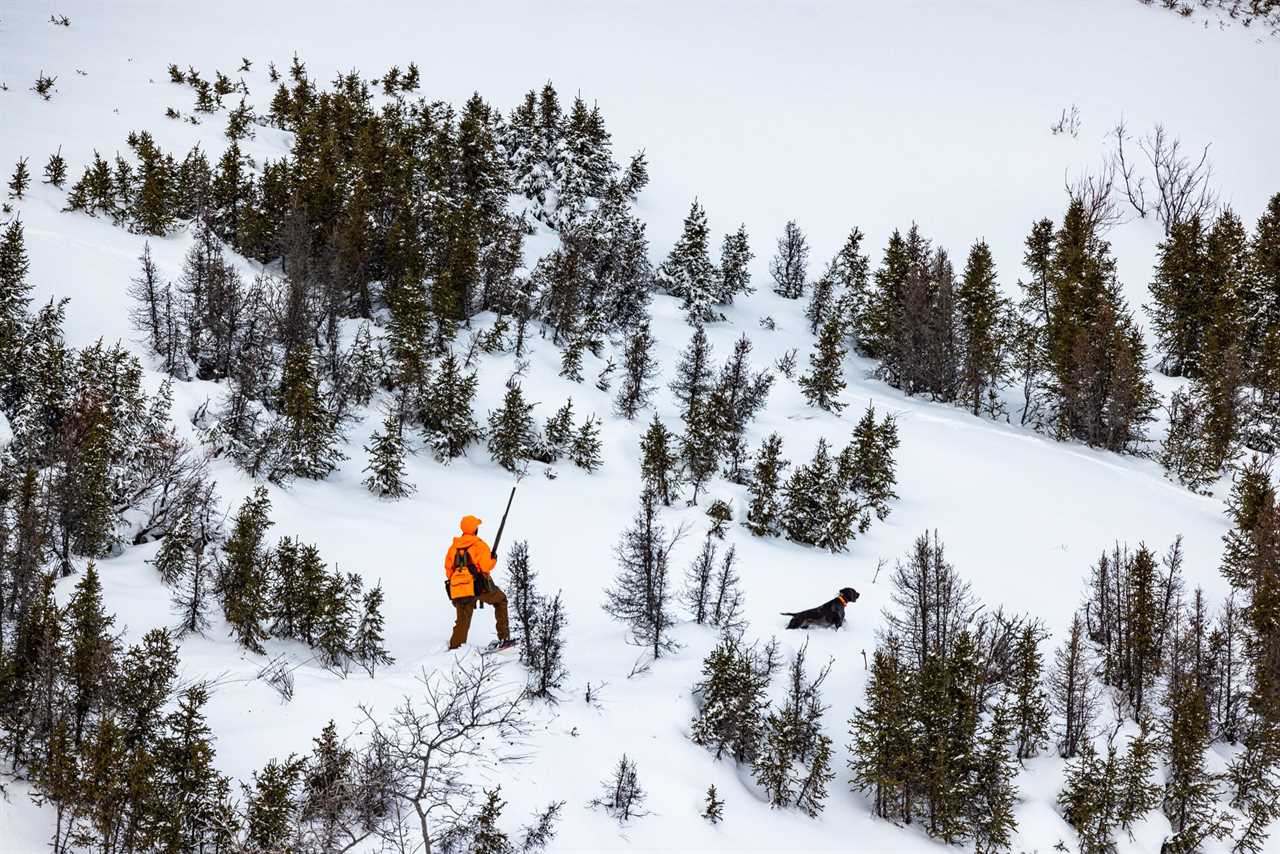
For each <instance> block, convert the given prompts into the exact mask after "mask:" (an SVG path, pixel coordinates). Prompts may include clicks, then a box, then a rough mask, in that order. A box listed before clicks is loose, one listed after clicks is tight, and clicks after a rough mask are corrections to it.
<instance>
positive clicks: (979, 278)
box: [956, 241, 1009, 415]
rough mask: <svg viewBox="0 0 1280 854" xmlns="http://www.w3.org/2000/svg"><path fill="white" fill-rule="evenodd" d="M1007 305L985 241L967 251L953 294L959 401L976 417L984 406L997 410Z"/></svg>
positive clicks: (1003, 370)
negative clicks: (957, 285)
mask: <svg viewBox="0 0 1280 854" xmlns="http://www.w3.org/2000/svg"><path fill="white" fill-rule="evenodd" d="M1008 311H1009V309H1008V306H1007V305H1006V304H1005V301H1004V299H1003V298H1002V297H1001V296H1000V291H999V287H998V285H997V284H996V272H995V262H994V261H993V260H992V258H991V249H990V247H988V246H987V244H986V242H985V241H978V242H977V243H975V244H974V245H973V248H972V249H970V250H969V260H968V262H967V263H966V264H965V269H964V277H963V278H962V279H961V282H960V287H959V289H958V290H957V291H956V319H957V321H958V323H959V329H960V349H961V354H960V375H961V383H960V388H961V392H960V402H962V403H964V405H965V406H967V407H968V408H969V409H971V410H972V412H973V414H974V415H978V414H979V413H980V412H981V411H982V410H983V408H984V407H985V409H986V411H987V412H988V413H989V414H991V415H998V414H999V410H1000V405H999V401H998V400H997V398H996V394H997V393H998V392H999V390H1000V387H1001V386H1002V385H1003V383H1004V379H1005V375H1006V372H1007V367H1006V356H1005V343H1004V342H1005V337H1006V336H1005V331H1004V326H1005V318H1006V316H1007V314H1008Z"/></svg>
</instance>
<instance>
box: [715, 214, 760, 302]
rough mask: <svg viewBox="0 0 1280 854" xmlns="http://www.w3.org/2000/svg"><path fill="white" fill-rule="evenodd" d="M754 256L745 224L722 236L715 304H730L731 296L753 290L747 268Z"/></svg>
mask: <svg viewBox="0 0 1280 854" xmlns="http://www.w3.org/2000/svg"><path fill="white" fill-rule="evenodd" d="M754 257H755V255H753V254H752V252H751V244H750V241H749V240H748V238H747V226H746V225H745V224H743V225H740V226H738V230H737V231H735V232H732V233H730V234H726V235H725V236H724V241H723V242H722V243H721V244H720V275H719V278H718V280H717V285H718V287H717V288H716V295H715V302H716V304H717V305H732V304H733V298H734V297H735V296H737V295H738V294H743V295H746V294H749V293H751V292H753V291H754V290H755V289H754V288H753V287H751V270H750V269H749V266H750V264H751V259H752V258H754Z"/></svg>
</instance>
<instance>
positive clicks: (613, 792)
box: [591, 753, 648, 824]
mask: <svg viewBox="0 0 1280 854" xmlns="http://www.w3.org/2000/svg"><path fill="white" fill-rule="evenodd" d="M602 788H603V791H602V792H601V793H600V796H599V797H597V798H595V799H593V800H592V801H591V806H593V807H600V808H603V809H604V810H605V812H607V813H609V815H611V816H613V817H614V818H616V819H617V820H618V823H619V824H625V823H626V822H627V821H628V820H630V819H631V818H634V817H638V816H643V815H647V813H645V811H644V803H645V800H646V799H647V798H648V795H647V794H646V793H645V791H644V789H642V788H640V781H639V776H638V775H637V773H636V763H635V761H634V760H632V759H630V758H628V757H627V755H626V754H625V753H624V754H622V758H621V759H620V760H618V765H617V767H616V768H615V769H614V772H613V777H611V778H610V779H608V780H605V781H604V783H603V784H602Z"/></svg>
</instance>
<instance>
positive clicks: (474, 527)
mask: <svg viewBox="0 0 1280 854" xmlns="http://www.w3.org/2000/svg"><path fill="white" fill-rule="evenodd" d="M483 521H484V520H483V519H477V518H476V517H475V516H463V517H462V521H461V522H460V523H459V527H461V528H462V533H464V534H470V535H472V536H474V535H475V533H476V531H478V530H480V523H481V522H483Z"/></svg>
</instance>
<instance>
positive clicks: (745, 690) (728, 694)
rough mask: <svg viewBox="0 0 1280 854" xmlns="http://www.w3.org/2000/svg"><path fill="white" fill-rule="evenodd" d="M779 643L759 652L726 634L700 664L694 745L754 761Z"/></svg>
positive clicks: (737, 759) (718, 754) (692, 728)
mask: <svg viewBox="0 0 1280 854" xmlns="http://www.w3.org/2000/svg"><path fill="white" fill-rule="evenodd" d="M775 656H776V643H775V645H770V646H769V647H766V648H765V650H763V651H761V650H758V649H757V648H756V646H755V645H754V644H752V645H750V646H747V645H746V644H745V643H744V642H743V640H742V637H741V635H739V634H734V633H732V632H725V633H724V634H722V635H721V636H720V641H719V643H717V644H716V646H715V647H714V648H713V649H712V650H711V652H710V653H708V654H707V657H706V658H705V659H703V662H702V679H701V680H700V681H699V682H698V683H697V684H696V685H695V686H694V688H693V693H694V696H695V697H696V698H697V700H698V711H697V714H695V715H694V718H693V721H692V723H691V724H690V727H689V738H690V739H691V740H692V741H693V743H694V744H698V745H701V746H703V747H706V748H708V749H710V750H714V751H715V755H716V758H717V759H719V758H720V757H721V756H723V755H724V754H726V753H727V754H729V756H731V757H733V759H734V761H735V762H743V763H747V762H752V761H753V760H754V759H755V757H756V754H757V752H758V751H759V748H760V737H761V733H762V731H763V722H764V713H765V711H766V710H767V709H768V705H769V699H768V693H767V692H768V688H769V680H770V679H771V677H772V675H773V670H774V668H775V667H776V665H777V662H776V657H775Z"/></svg>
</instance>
